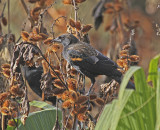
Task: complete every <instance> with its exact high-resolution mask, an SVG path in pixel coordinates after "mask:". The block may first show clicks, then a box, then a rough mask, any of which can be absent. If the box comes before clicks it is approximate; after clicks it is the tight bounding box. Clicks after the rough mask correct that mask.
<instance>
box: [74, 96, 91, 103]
mask: <svg viewBox="0 0 160 130" xmlns="http://www.w3.org/2000/svg"><path fill="white" fill-rule="evenodd" d="M87 101H88V97H87V96H80V97H78V99H77V101H76V104H78V105H80V104H84V103H86V102H87Z"/></svg>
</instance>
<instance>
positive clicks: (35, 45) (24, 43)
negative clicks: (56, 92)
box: [23, 42, 68, 90]
mask: <svg viewBox="0 0 160 130" xmlns="http://www.w3.org/2000/svg"><path fill="white" fill-rule="evenodd" d="M23 44H27V45H31V46H33V47H35V48H36V49H37V51H38V52H39V53H40V55H41V56H42V57H43V59H44V60H45V61H46V62H47V64H48V65H49V66H50V67H51V69H52V70H53V73H54V74H55V75H56V77H57V78H58V79H59V80H60V81H61V83H62V84H63V85H64V86H65V88H66V89H67V90H68V87H67V85H66V84H65V83H64V82H63V81H62V79H61V78H60V77H59V76H58V75H57V73H56V72H55V70H54V68H53V67H52V66H51V65H50V64H49V62H48V61H47V59H46V58H45V56H44V55H43V54H42V52H41V50H40V49H39V48H38V47H37V46H36V45H34V44H32V43H29V42H23Z"/></svg>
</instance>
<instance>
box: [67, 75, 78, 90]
mask: <svg viewBox="0 0 160 130" xmlns="http://www.w3.org/2000/svg"><path fill="white" fill-rule="evenodd" d="M67 83H68V89H69V90H70V91H71V90H72V91H75V92H76V90H77V80H75V79H73V78H70V79H68V80H67Z"/></svg>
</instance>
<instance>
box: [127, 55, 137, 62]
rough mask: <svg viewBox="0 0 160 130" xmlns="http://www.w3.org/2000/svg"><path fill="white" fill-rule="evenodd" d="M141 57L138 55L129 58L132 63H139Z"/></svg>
mask: <svg viewBox="0 0 160 130" xmlns="http://www.w3.org/2000/svg"><path fill="white" fill-rule="evenodd" d="M139 59H140V58H139V56H138V55H131V56H130V57H129V60H130V61H131V62H138V61H139Z"/></svg>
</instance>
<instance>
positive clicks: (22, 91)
mask: <svg viewBox="0 0 160 130" xmlns="http://www.w3.org/2000/svg"><path fill="white" fill-rule="evenodd" d="M16 96H18V97H23V96H24V90H23V89H22V88H19V90H18V92H17V94H16Z"/></svg>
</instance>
